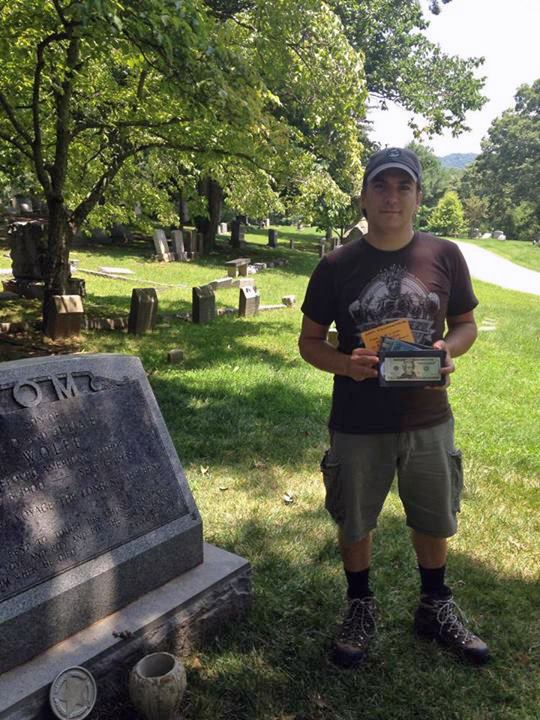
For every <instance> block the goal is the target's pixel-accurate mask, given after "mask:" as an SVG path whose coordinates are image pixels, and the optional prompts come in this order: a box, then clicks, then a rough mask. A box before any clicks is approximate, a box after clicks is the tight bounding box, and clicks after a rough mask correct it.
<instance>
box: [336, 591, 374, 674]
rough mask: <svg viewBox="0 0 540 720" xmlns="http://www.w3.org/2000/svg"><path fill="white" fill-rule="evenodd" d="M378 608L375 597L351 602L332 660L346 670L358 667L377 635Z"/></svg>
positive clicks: (370, 596) (371, 596)
mask: <svg viewBox="0 0 540 720" xmlns="http://www.w3.org/2000/svg"><path fill="white" fill-rule="evenodd" d="M376 615H377V607H376V603H375V598H374V597H373V595H369V596H368V597H365V598H361V599H354V600H349V607H348V609H347V614H346V615H345V619H344V620H343V624H342V626H341V630H340V632H339V635H338V636H337V639H336V641H335V643H334V649H333V653H332V659H333V661H334V662H335V663H336V665H339V666H340V667H344V668H352V667H355V666H356V665H358V664H359V663H360V662H361V661H362V660H363V659H364V658H365V656H366V655H367V651H368V648H369V646H370V644H371V642H372V640H373V639H374V638H375V634H376V630H377V628H376Z"/></svg>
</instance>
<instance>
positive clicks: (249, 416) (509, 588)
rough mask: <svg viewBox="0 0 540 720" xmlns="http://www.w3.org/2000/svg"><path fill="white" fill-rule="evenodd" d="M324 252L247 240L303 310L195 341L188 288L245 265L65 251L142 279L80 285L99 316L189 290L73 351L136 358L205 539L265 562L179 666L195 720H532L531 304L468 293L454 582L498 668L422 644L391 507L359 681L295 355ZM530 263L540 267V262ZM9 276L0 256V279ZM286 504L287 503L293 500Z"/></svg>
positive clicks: (240, 323)
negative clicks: (180, 353) (234, 614)
mask: <svg viewBox="0 0 540 720" xmlns="http://www.w3.org/2000/svg"><path fill="white" fill-rule="evenodd" d="M287 233H290V234H293V235H294V236H295V238H296V240H297V243H296V248H297V249H295V250H289V249H288V243H286V242H285V239H286V236H287ZM316 238H317V234H316V233H314V232H313V231H311V230H309V229H307V230H304V231H302V232H301V233H298V232H297V231H296V230H293V229H291V228H281V233H280V242H281V243H282V245H281V246H280V247H279V248H278V249H277V250H270V249H268V248H266V247H265V244H266V234H265V233H263V232H261V233H254V234H248V235H247V236H246V239H247V241H248V247H247V248H245V249H243V250H242V252H241V253H239V254H242V255H246V256H248V257H251V258H252V259H253V260H254V261H258V260H264V259H267V258H270V257H285V258H287V259H288V261H289V264H288V265H287V266H285V267H280V268H274V269H269V270H266V271H262V272H261V273H258V274H257V275H255V276H254V277H255V282H256V285H257V287H258V289H259V290H260V292H261V302H262V303H264V304H269V303H276V302H279V301H280V300H281V297H282V296H283V295H285V294H294V295H296V297H297V305H296V307H295V308H293V309H287V310H279V311H271V312H264V313H260V314H259V315H258V316H257V317H255V318H251V319H241V318H237V317H236V316H230V315H228V316H224V317H221V318H218V319H217V320H216V321H215V322H214V323H212V324H210V325H203V326H197V325H192V324H190V323H186V322H182V321H180V320H176V319H175V318H174V315H175V314H177V313H179V312H184V311H186V310H189V308H190V304H191V287H192V286H193V285H195V284H200V283H204V282H208V281H210V280H212V279H215V278H217V277H220V276H223V275H224V274H226V273H225V270H224V265H223V263H224V261H225V260H226V259H228V258H230V257H233V255H232V254H231V251H230V250H229V249H227V248H226V246H225V245H223V252H221V253H220V254H216V255H211V256H209V257H208V258H205V259H203V260H201V261H200V262H196V263H190V264H180V263H173V264H169V265H164V264H157V263H153V262H151V261H150V259H149V257H147V258H142V257H141V256H140V251H137V253H135V252H134V251H132V250H130V249H129V248H124V249H119V250H114V251H113V250H110V249H104V248H100V249H95V250H93V251H92V252H89V251H88V250H85V251H83V250H75V251H74V252H73V255H74V256H75V257H77V258H79V259H80V267H87V268H97V267H98V266H99V265H117V264H122V265H124V266H126V267H128V268H130V269H132V270H133V271H134V272H135V276H134V277H135V280H133V282H131V283H130V282H123V281H114V280H109V279H102V278H97V277H95V276H91V275H86V276H84V275H82V274H81V275H80V276H81V277H85V278H86V282H87V288H88V292H89V298H88V301H87V303H86V305H87V308H88V310H89V311H90V312H92V313H95V314H98V313H102V314H107V313H116V314H122V313H127V312H128V309H129V297H130V294H131V287H144V286H145V283H148V282H150V281H156V282H160V283H167V284H170V285H175V286H178V287H158V288H157V290H158V296H159V302H160V312H162V313H163V314H164V315H165V316H166V317H164V318H163V319H162V320H161V322H160V323H159V324H158V327H157V329H156V331H155V332H154V333H153V334H150V335H147V336H144V337H135V336H128V335H127V334H125V333H123V332H95V333H87V334H86V335H85V336H84V337H83V339H82V340H81V342H80V343H79V344H78V345H77V349H79V350H83V351H85V352H120V353H130V354H136V355H139V356H140V357H141V360H142V362H143V365H144V367H145V369H146V371H147V372H148V373H149V380H150V383H151V385H152V387H153V389H154V392H155V394H156V397H157V399H158V402H159V404H160V407H161V409H162V412H163V414H164V416H165V420H166V422H167V425H168V428H169V430H170V432H171V435H172V438H173V441H174V443H175V446H176V448H177V451H178V454H179V456H180V458H181V460H182V463H183V465H184V468H185V471H186V475H187V478H188V481H189V484H190V486H191V488H192V490H193V493H194V496H195V499H196V502H197V504H198V507H199V510H200V512H201V514H202V517H203V521H204V533H205V539H206V541H208V542H211V543H214V544H216V545H218V546H220V547H223V548H225V549H227V550H230V551H232V552H235V553H237V554H239V555H242V556H244V557H246V558H248V559H249V561H250V562H251V563H252V566H253V606H252V610H251V612H250V614H249V616H248V617H247V619H246V620H245V622H244V623H243V624H235V625H234V627H229V628H224V630H223V632H221V633H220V634H219V636H217V637H216V638H215V639H213V640H211V641H209V643H208V644H207V645H205V647H204V648H201V649H200V651H199V652H198V653H197V654H196V656H195V655H194V656H191V657H189V658H187V660H186V667H187V670H188V690H187V693H186V698H185V703H184V717H185V719H186V720H207V719H209V720H214V719H215V720H360V719H361V720H409V719H415V718H422V720H535V719H536V718H538V717H539V709H538V708H539V707H540V672H539V671H540V602H539V597H540V595H539V590H540V588H539V567H540V552H539V547H540V532H539V531H540V413H539V410H538V398H539V397H540V373H539V372H538V357H539V355H540V353H539V349H540V348H539V344H540V314H539V313H538V309H537V307H538V298H536V297H534V296H530V295H526V294H521V293H517V292H511V291H507V290H503V289H498V288H496V287H494V286H492V285H487V284H483V283H479V282H476V283H475V289H476V292H477V294H478V296H479V299H480V306H479V308H478V310H477V318H478V321H479V325H480V326H481V327H486V328H487V327H495V330H482V331H481V332H480V333H479V338H478V340H477V342H476V344H475V345H474V347H473V348H472V350H471V351H470V352H469V353H468V354H467V355H465V356H464V357H462V358H459V359H458V360H457V371H456V373H455V374H454V375H453V378H452V385H451V388H450V395H451V401H452V404H453V407H454V413H455V416H456V432H457V444H458V446H460V447H461V448H462V449H463V451H464V455H465V460H466V470H467V476H466V490H465V494H464V499H463V507H462V513H461V523H460V532H459V533H458V535H457V536H456V537H455V538H454V539H453V540H452V542H451V546H450V558H449V566H448V580H449V583H450V584H451V585H452V586H453V588H454V590H455V593H456V598H457V600H458V602H459V603H460V604H461V605H462V607H463V608H464V610H465V612H466V614H467V616H468V617H469V618H470V620H471V622H472V623H473V625H474V627H475V629H476V630H477V631H478V633H479V634H480V635H481V636H482V637H484V638H485V639H486V640H487V641H488V642H489V643H490V645H491V647H492V652H493V660H492V662H491V663H490V664H489V665H487V666H486V667H484V668H474V667H469V666H466V665H463V664H462V663H460V662H459V661H458V660H457V659H454V657H453V656H450V655H448V654H446V653H445V652H443V651H441V650H440V649H439V648H438V647H437V646H435V645H433V644H424V643H421V642H419V641H417V640H416V639H415V638H414V637H413V634H412V632H411V627H412V619H413V614H414V610H415V606H416V601H417V593H418V584H419V583H418V577H417V571H416V568H415V560H414V555H413V552H412V549H411V547H410V543H409V537H408V532H407V529H406V527H405V524H404V521H403V514H402V510H401V507H400V502H399V497H398V495H397V493H396V492H392V493H391V494H390V496H389V498H388V500H387V503H386V505H385V510H384V513H383V516H382V517H381V519H380V523H379V528H378V530H377V531H376V534H375V549H374V563H373V568H374V569H373V586H374V590H375V592H376V594H377V597H378V599H379V602H380V607H381V622H380V633H379V639H378V640H377V643H376V646H375V648H374V651H373V653H372V655H371V657H370V658H369V660H368V661H367V662H366V664H365V665H364V666H363V667H362V668H361V669H360V670H359V671H357V672H350V671H342V670H338V669H336V668H335V667H334V666H333V665H332V664H331V663H330V662H329V660H328V651H329V648H330V646H331V640H332V636H333V634H334V631H335V629H336V627H337V621H338V619H339V617H340V614H341V612H342V610H343V607H344V580H343V577H342V570H341V565H340V560H339V556H338V553H337V550H336V547H335V542H334V538H335V529H334V527H333V525H332V522H331V520H330V519H329V517H328V516H327V514H326V512H325V511H324V509H323V497H324V496H323V485H322V479H321V476H320V473H319V469H318V463H319V461H320V458H321V456H322V454H323V452H324V450H325V448H326V446H327V431H326V420H327V416H328V411H329V401H330V392H331V384H332V378H331V376H330V375H327V374H324V373H321V372H319V371H317V370H315V369H314V368H312V367H310V366H308V365H306V364H305V363H304V362H303V361H302V360H301V358H300V357H299V355H298V351H297V337H298V331H299V327H300V322H301V312H300V307H299V306H300V304H301V301H302V297H303V294H304V291H305V287H306V284H307V279H308V276H309V273H310V272H311V270H312V269H313V267H314V266H315V264H316V262H317V253H316V247H317V245H316V242H317V240H316ZM493 242H495V241H493ZM504 246H505V247H506V246H507V244H505V245H504ZM528 248H530V252H531V254H533V252H535V253H538V256H539V257H540V250H537V249H536V248H533V247H532V246H528ZM149 254H150V251H149V252H148V255H149ZM8 266H9V261H8V260H7V259H6V258H0V267H8ZM237 295H238V291H222V292H220V293H218V295H217V297H218V301H219V304H220V305H223V306H226V305H236V304H237V301H238V297H237ZM34 305H35V306H37V304H34ZM32 307H33V305H32V303H30V310H31V309H32ZM20 312H21V311H20V309H19V308H17V304H16V303H9V304H8V305H7V306H6V307H0V321H1V320H2V318H3V317H6V316H8V315H10V314H11V316H16V315H17V313H20ZM25 312H26V313H28V312H29V310H28V308H26V310H25ZM174 347H179V348H181V349H183V350H184V353H185V358H186V359H185V362H184V363H183V365H168V364H167V362H166V353H167V350H169V349H171V348H174ZM2 348H3V346H2V345H0V353H2ZM51 349H53V350H56V351H58V347H54V346H51ZM21 352H23V351H22V350H21ZM4 357H6V356H4ZM9 357H12V355H10V356H9ZM285 493H287V494H289V495H291V496H292V497H293V498H294V502H293V503H290V504H288V503H286V502H285V501H284V499H283V496H284V494H285ZM93 717H95V718H96V720H105V719H106V718H107V720H109V718H113V717H114V718H115V720H132V719H133V720H135V718H136V715H135V714H134V711H133V710H132V709H131V706H130V705H129V702H128V701H126V704H125V706H124V707H122V708H115V709H114V711H110V712H109V713H107V712H106V711H105V710H103V711H100V712H98V713H97V714H96V713H95V714H94V716H93Z"/></svg>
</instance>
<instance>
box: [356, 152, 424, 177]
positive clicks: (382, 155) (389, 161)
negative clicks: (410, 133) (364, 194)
mask: <svg viewBox="0 0 540 720" xmlns="http://www.w3.org/2000/svg"><path fill="white" fill-rule="evenodd" d="M390 168H397V169H398V170H404V171H405V172H406V173H409V175H410V176H411V177H412V179H413V180H414V181H415V182H417V183H421V182H422V168H421V167H420V161H419V160H418V157H417V156H416V153H414V152H413V151H412V150H407V148H395V147H393V148H385V149H384V150H379V152H376V153H375V154H374V155H372V156H371V157H370V158H369V161H368V164H367V167H366V172H365V174H364V185H366V184H367V183H368V182H371V181H372V180H373V178H375V177H377V175H378V174H379V173H381V172H382V171H383V170H389V169H390Z"/></svg>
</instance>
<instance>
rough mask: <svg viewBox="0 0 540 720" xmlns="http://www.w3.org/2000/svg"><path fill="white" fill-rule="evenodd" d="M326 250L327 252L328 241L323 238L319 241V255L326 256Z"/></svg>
mask: <svg viewBox="0 0 540 720" xmlns="http://www.w3.org/2000/svg"><path fill="white" fill-rule="evenodd" d="M325 252H326V243H325V242H324V240H321V242H320V243H319V257H320V258H322V257H324V254H325Z"/></svg>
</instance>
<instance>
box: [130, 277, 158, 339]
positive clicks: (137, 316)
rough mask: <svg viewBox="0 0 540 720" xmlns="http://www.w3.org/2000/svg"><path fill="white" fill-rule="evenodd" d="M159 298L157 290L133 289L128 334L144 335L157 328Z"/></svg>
mask: <svg viewBox="0 0 540 720" xmlns="http://www.w3.org/2000/svg"><path fill="white" fill-rule="evenodd" d="M157 309H158V296H157V293H156V290H155V288H133V292H132V293H131V307H130V310H129V320H128V332H129V333H133V334H135V335H142V334H143V333H146V332H151V331H152V330H153V329H154V328H155V326H156V320H157Z"/></svg>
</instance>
